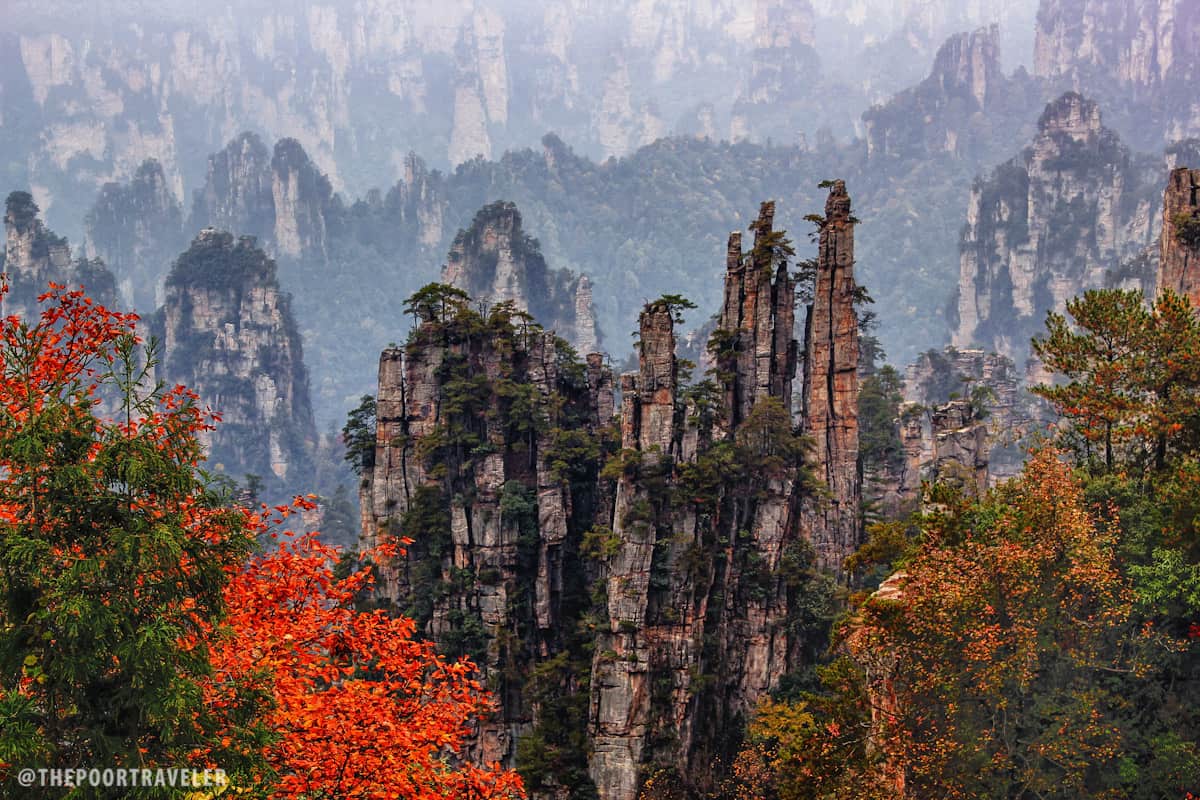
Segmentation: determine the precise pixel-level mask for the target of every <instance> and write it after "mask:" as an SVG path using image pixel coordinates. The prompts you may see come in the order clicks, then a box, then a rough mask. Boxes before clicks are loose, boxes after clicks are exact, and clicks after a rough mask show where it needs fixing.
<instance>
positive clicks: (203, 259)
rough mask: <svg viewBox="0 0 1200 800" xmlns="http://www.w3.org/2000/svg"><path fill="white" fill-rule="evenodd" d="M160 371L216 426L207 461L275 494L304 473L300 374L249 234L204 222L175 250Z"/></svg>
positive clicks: (304, 391)
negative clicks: (216, 416) (213, 417)
mask: <svg viewBox="0 0 1200 800" xmlns="http://www.w3.org/2000/svg"><path fill="white" fill-rule="evenodd" d="M155 328H156V333H157V335H158V337H159V340H160V341H161V342H162V347H163V352H162V356H161V360H160V363H159V367H158V372H159V377H160V378H162V379H163V380H164V381H166V382H167V383H168V385H173V384H175V383H183V384H185V385H187V386H188V387H190V388H191V389H193V390H195V391H196V392H197V393H198V394H199V395H200V396H201V397H202V398H204V401H205V402H206V403H208V404H210V405H211V406H212V408H213V410H214V411H217V412H218V413H220V414H221V415H222V423H221V425H220V426H219V428H218V429H217V430H216V431H215V433H212V434H210V437H211V438H209V439H208V440H207V441H206V442H205V444H206V445H207V446H208V448H209V463H210V464H211V465H215V469H217V470H218V471H221V472H224V473H225V474H227V475H229V476H230V477H232V478H233V479H234V480H237V481H239V482H241V481H242V480H243V479H244V478H245V475H246V474H247V473H252V474H255V475H258V476H260V477H261V478H263V479H264V481H265V486H266V489H267V491H268V492H269V493H270V494H271V495H272V496H278V495H279V494H280V492H281V491H282V490H284V489H286V488H292V487H295V486H299V485H303V484H304V482H305V481H306V480H308V479H309V473H310V471H311V468H312V465H311V455H312V450H313V447H314V446H315V443H316V434H315V426H314V424H313V416H312V407H311V405H310V401H309V395H308V373H307V371H306V369H305V367H304V358H303V352H302V348H301V343H300V335H299V332H298V330H297V328H296V322H295V320H294V319H293V318H292V313H291V308H290V301H289V298H288V297H287V296H286V295H285V294H283V293H282V292H281V291H280V289H279V282H278V280H277V279H276V276H275V263H274V262H273V261H271V259H269V258H268V257H267V256H266V254H265V253H264V252H263V251H262V250H260V249H259V248H258V247H257V246H256V245H255V242H254V240H253V239H251V238H249V237H241V238H237V239H235V238H234V237H233V236H232V235H231V234H229V233H223V232H219V231H216V230H214V229H212V228H207V229H205V230H203V231H201V232H200V235H199V236H197V237H196V239H195V240H194V241H193V242H192V245H191V247H189V248H188V250H187V251H186V252H184V253H183V254H182V255H180V256H179V258H178V259H177V260H176V261H175V263H174V265H173V266H172V268H171V272H170V274H169V275H168V277H167V281H166V302H165V304H164V305H163V307H162V309H161V310H160V312H159V315H158V317H157V318H156V321H155Z"/></svg>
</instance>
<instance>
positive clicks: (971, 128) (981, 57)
mask: <svg viewBox="0 0 1200 800" xmlns="http://www.w3.org/2000/svg"><path fill="white" fill-rule="evenodd" d="M1036 102H1037V87H1036V86H1035V85H1034V82H1033V81H1031V80H1030V79H1029V77H1028V76H1027V75H1026V74H1025V72H1024V71H1018V72H1016V73H1014V74H1013V75H1012V76H1011V77H1010V76H1006V75H1005V74H1004V71H1003V69H1002V68H1001V64H1000V32H999V28H998V27H997V26H995V25H993V26H990V27H987V28H981V29H979V30H976V31H974V32H972V33H960V34H956V35H954V36H951V37H950V38H949V39H947V40H946V42H945V43H944V44H943V45H942V46H941V48H940V49H939V50H938V52H937V56H936V57H935V58H934V62H933V68H932V69H931V70H930V73H929V76H928V77H927V78H925V79H924V80H923V81H921V82H920V83H919V84H917V85H916V86H915V87H913V88H911V89H906V90H905V91H903V92H900V93H899V94H897V95H895V96H894V97H892V98H891V99H890V100H888V101H887V103H885V104H882V105H878V106H875V107H874V108H872V109H870V110H868V111H867V112H866V113H864V114H863V117H862V121H863V126H864V128H865V133H866V136H865V138H866V143H867V157H868V158H869V159H876V160H877V159H884V158H894V159H928V158H931V157H936V156H939V155H947V156H950V157H953V158H958V159H967V160H971V161H975V160H979V161H985V160H987V159H989V158H990V157H992V156H993V154H998V153H999V152H1002V150H1001V148H1003V147H1008V146H1009V145H1010V143H1011V141H1012V140H1013V138H1014V137H1016V136H1018V135H1020V134H1021V132H1022V130H1023V128H1024V127H1025V126H1026V125H1027V124H1029V122H1031V121H1032V120H1031V119H1029V118H1030V117H1032V114H1030V113H1027V111H1026V109H1029V108H1030V107H1031V106H1033V105H1034V104H1035V103H1036Z"/></svg>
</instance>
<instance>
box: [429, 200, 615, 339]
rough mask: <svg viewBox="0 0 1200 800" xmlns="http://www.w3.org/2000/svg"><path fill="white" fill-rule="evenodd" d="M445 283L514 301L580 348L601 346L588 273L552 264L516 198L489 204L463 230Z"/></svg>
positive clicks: (480, 296) (488, 298)
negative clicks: (524, 222) (523, 219)
mask: <svg viewBox="0 0 1200 800" xmlns="http://www.w3.org/2000/svg"><path fill="white" fill-rule="evenodd" d="M442 282H443V283H448V284H450V285H452V286H457V287H459V288H460V289H463V290H464V291H466V292H467V294H469V295H470V296H471V297H473V298H475V299H476V300H480V301H482V302H485V303H503V302H510V303H512V304H513V306H514V307H515V308H516V309H517V310H518V311H525V312H527V313H529V314H532V315H533V317H534V318H535V319H537V320H538V321H540V322H541V323H542V324H544V325H545V326H546V328H547V329H548V330H552V331H554V332H556V333H557V334H558V335H560V336H562V337H563V338H564V339H566V340H567V341H568V342H570V343H571V345H572V346H573V347H574V348H575V349H576V350H577V351H578V352H580V353H591V352H595V351H596V350H597V348H598V347H599V331H597V329H596V317H595V309H594V308H593V307H592V288H591V283H590V282H589V281H588V278H587V276H586V275H574V274H573V273H571V272H570V271H569V270H562V269H559V270H552V269H550V268H549V267H548V266H547V265H546V259H545V258H543V257H542V253H541V246H540V245H539V244H538V242H537V240H536V239H534V238H532V237H531V236H529V235H528V234H527V233H525V231H524V229H523V228H522V227H521V213H520V212H519V211H518V210H517V207H516V205H514V204H513V203H507V202H502V201H501V202H496V203H492V204H491V205H488V206H485V207H484V208H482V209H480V210H479V213H477V214H476V215H475V219H474V220H473V221H472V222H471V225H470V227H468V228H467V229H466V230H462V231H459V233H458V235H457V236H456V237H455V238H454V242H453V244H452V245H451V246H450V255H449V256H448V257H447V261H446V265H445V267H444V268H443V269H442Z"/></svg>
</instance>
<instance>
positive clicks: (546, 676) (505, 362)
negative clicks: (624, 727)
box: [360, 287, 613, 788]
mask: <svg viewBox="0 0 1200 800" xmlns="http://www.w3.org/2000/svg"><path fill="white" fill-rule="evenodd" d="M433 291H434V292H435V294H433V295H425V296H424V298H425V299H423V300H421V301H420V302H417V303H416V304H415V309H416V313H417V314H418V321H419V327H418V328H417V329H416V330H415V331H414V333H413V334H412V336H411V337H410V339H409V342H408V344H407V346H405V347H404V348H393V349H388V350H386V351H384V353H383V354H382V356H381V357H380V362H379V389H378V396H377V427H376V442H377V444H376V449H375V455H374V460H373V465H372V466H371V467H370V468H369V469H367V470H366V471H365V472H364V475H363V478H364V479H363V482H362V489H361V496H360V497H361V504H362V509H363V525H364V529H363V535H364V539H365V540H366V542H367V543H368V544H375V543H379V542H382V541H388V540H389V539H394V537H396V536H399V535H404V536H408V537H410V538H412V539H414V540H415V541H414V542H413V543H412V545H411V546H409V547H408V549H407V553H406V555H405V556H404V557H403V558H402V559H399V560H398V561H397V562H395V563H393V564H390V565H387V566H385V568H384V570H383V573H384V574H383V591H382V594H383V595H384V596H385V597H386V598H387V599H388V600H389V601H391V602H392V603H393V604H395V606H396V607H397V608H399V609H401V610H403V611H404V612H405V613H406V614H408V615H409V616H411V617H413V618H414V619H415V620H416V621H417V623H418V625H419V626H420V627H421V629H422V630H423V632H424V633H425V634H426V635H428V636H430V637H431V638H433V639H434V640H435V641H436V642H437V643H438V645H439V647H440V648H441V649H442V650H443V651H444V652H447V653H450V654H452V655H461V654H466V655H470V656H472V658H473V659H474V660H475V662H476V663H477V664H478V665H479V667H480V670H481V672H482V674H483V677H484V678H485V679H486V681H487V682H489V683H491V684H492V685H493V686H496V687H498V691H497V696H498V699H500V701H501V708H500V710H499V711H498V713H497V715H496V716H495V717H493V718H491V719H487V720H483V721H482V722H481V723H480V727H479V730H478V736H477V738H476V744H475V749H474V756H475V757H476V758H478V759H481V760H484V761H489V762H490V761H497V760H499V761H503V762H505V763H507V764H510V765H511V764H512V763H513V762H514V760H515V759H516V758H517V752H518V750H517V740H518V738H519V737H520V736H522V735H526V736H530V737H535V740H536V741H541V742H543V743H544V745H545V746H547V747H562V748H563V750H564V751H565V752H566V755H564V756H563V759H564V760H563V761H561V762H556V766H557V767H562V768H564V769H567V768H573V769H576V770H579V771H580V772H579V774H578V775H574V776H571V775H567V774H546V775H544V776H541V778H540V780H539V782H538V783H537V785H536V786H534V787H531V788H540V787H541V786H542V783H543V782H544V783H547V784H549V785H556V784H557V783H558V782H560V781H561V782H563V783H566V782H567V781H568V780H574V781H577V782H578V781H582V782H586V780H587V778H586V774H584V773H583V772H582V769H583V764H584V759H585V754H584V752H583V751H582V750H578V749H576V750H570V749H569V743H568V742H566V741H560V740H558V739H556V738H555V734H554V733H552V732H551V730H552V729H554V727H555V726H558V729H560V730H562V729H564V728H563V726H566V729H569V728H570V726H572V725H579V726H582V725H584V724H586V710H585V709H583V708H582V707H579V708H577V709H576V710H575V712H574V713H575V715H576V716H575V718H573V719H566V720H560V719H557V718H555V717H554V715H555V714H557V713H559V712H560V711H561V710H562V703H564V702H567V701H566V700H564V699H563V698H564V697H566V696H568V695H569V696H572V697H576V698H578V697H580V695H579V692H580V688H579V682H580V681H581V680H584V679H585V678H586V673H587V671H588V668H587V667H586V666H584V667H579V669H580V670H582V674H577V672H574V671H572V670H574V669H576V667H577V665H578V663H582V662H581V659H584V658H585V656H584V655H583V650H582V649H581V643H580V641H578V640H577V638H576V637H577V634H576V626H577V624H578V619H577V616H571V615H579V614H581V613H582V609H583V607H584V606H586V603H587V587H588V585H589V573H588V569H587V567H586V564H585V562H584V561H583V560H582V557H581V553H580V548H581V544H582V542H583V538H584V533H585V532H586V531H588V530H589V529H591V528H592V526H593V522H594V519H595V515H596V514H597V506H596V503H597V473H598V471H599V467H600V464H599V460H598V457H599V451H598V450H596V451H595V452H592V453H591V454H590V455H588V449H589V445H590V444H591V443H592V442H594V441H595V438H596V437H597V436H598V435H599V433H598V432H599V431H600V429H601V428H602V427H603V426H607V425H608V424H610V421H611V417H612V412H613V398H612V392H613V384H612V375H611V372H610V371H608V370H607V368H606V367H605V366H604V365H603V363H602V361H601V360H600V358H599V356H596V357H595V358H590V359H589V361H588V363H587V365H586V366H584V365H581V364H578V363H577V362H572V361H571V357H570V355H569V351H567V350H565V349H561V347H560V340H558V339H557V337H555V336H554V334H553V333H551V332H547V331H544V330H542V329H541V328H540V327H538V326H537V325H535V324H532V323H530V322H529V321H528V320H527V319H522V318H520V317H518V316H516V315H515V314H514V311H513V309H512V307H511V306H505V305H494V306H492V308H491V310H490V311H489V312H488V316H487V317H486V318H485V317H483V316H480V315H479V313H478V312H477V311H475V310H473V309H472V308H471V306H470V303H469V302H467V301H464V300H462V299H460V298H458V297H456V296H454V295H452V294H439V293H438V292H441V290H440V289H437V288H436V287H434V289H433ZM414 300H416V298H414ZM481 334H482V335H481ZM575 447H578V448H580V449H578V450H572V449H571V448H575ZM556 659H557V660H556ZM547 663H553V665H555V666H552V667H544V668H543V669H542V672H541V673H540V674H541V679H540V680H541V681H542V682H543V685H538V686H534V685H531V684H530V683H529V680H530V676H531V674H532V673H533V672H534V670H536V669H538V668H539V665H545V664H547ZM569 665H571V666H570V668H568V666H569ZM559 681H562V682H561V683H559ZM539 704H541V705H539ZM552 709H555V710H552ZM542 714H548V715H550V717H551V718H550V719H543V717H542ZM573 735H574V734H573ZM539 757H540V754H539ZM574 788H582V785H581V784H578V783H577V785H576V786H575V787H574Z"/></svg>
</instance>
